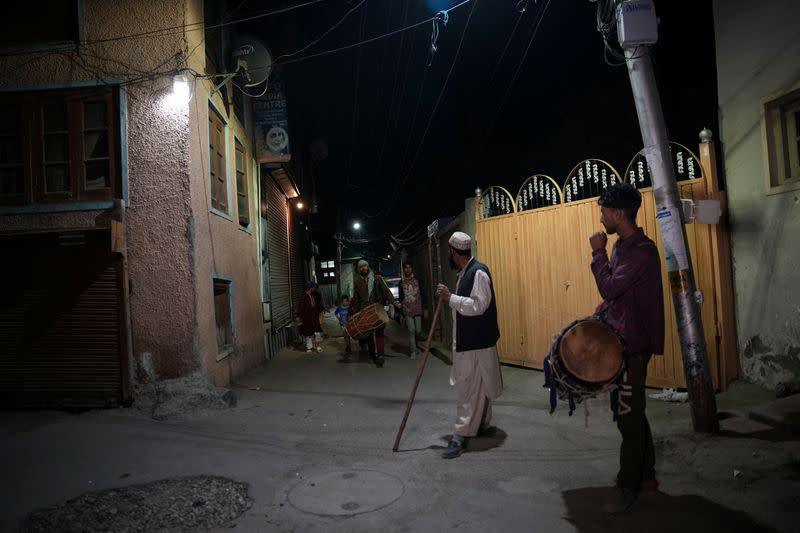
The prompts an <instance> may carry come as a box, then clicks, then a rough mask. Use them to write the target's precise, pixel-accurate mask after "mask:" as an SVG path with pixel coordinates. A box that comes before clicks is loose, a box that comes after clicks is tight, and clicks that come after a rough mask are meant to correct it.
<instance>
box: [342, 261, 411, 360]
mask: <svg viewBox="0 0 800 533" xmlns="http://www.w3.org/2000/svg"><path fill="white" fill-rule="evenodd" d="M350 303H351V304H352V305H353V312H354V313H358V312H360V311H363V310H364V309H365V308H366V307H367V306H369V305H371V304H378V305H381V306H382V305H384V304H385V303H388V304H389V305H393V306H395V308H399V307H400V304H399V303H398V302H396V301H395V300H394V296H393V295H392V291H391V290H389V287H387V286H386V282H385V281H384V280H383V276H381V275H379V274H375V273H374V272H373V271H372V269H371V268H370V267H369V263H367V262H366V261H365V260H363V259H362V260H361V261H359V262H358V276H356V277H355V280H353V299H352V301H351V302H350ZM367 347H368V349H369V356H370V359H372V361H373V362H374V363H375V366H377V367H378V368H382V367H383V363H384V353H383V351H384V347H385V338H384V332H383V328H381V329H379V330H378V331H376V332H375V333H374V334H373V335H372V336H371V337H370V338H369V339H367Z"/></svg>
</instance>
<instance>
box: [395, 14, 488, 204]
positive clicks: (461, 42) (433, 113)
mask: <svg viewBox="0 0 800 533" xmlns="http://www.w3.org/2000/svg"><path fill="white" fill-rule="evenodd" d="M463 4H464V2H462V3H461V4H459V5H463ZM477 5H478V0H474V1H473V3H472V9H470V11H469V16H468V17H467V22H466V24H464V30H463V31H462V32H461V39H460V40H459V42H458V48H457V49H456V53H455V55H454V56H453V62H452V63H451V64H450V70H448V72H447V77H446V78H445V80H444V84H443V85H442V89H441V90H440V91H439V96H438V97H437V98H436V104H434V106H433V110H432V111H431V114H430V115H429V116H428V123H427V124H426V126H425V131H424V132H423V134H422V138H421V139H420V142H419V145H418V147H417V151H416V153H415V154H414V159H413V160H412V161H411V165H410V166H409V168H408V172H407V173H406V175H405V177H404V178H403V180H402V181H401V182H400V183H399V185H398V186H397V187H395V193H394V195H393V197H392V199H391V200H390V201H389V202H388V203H387V204H386V205H385V206H384V208H383V209H382V211H385V212H386V213H387V214H388V213H391V210H392V207H393V205H394V202H395V200H396V199H397V197H398V196H399V195H400V191H401V190H402V188H403V186H404V185H405V184H406V182H407V181H408V179H409V178H410V177H411V174H412V172H413V171H414V165H416V163H417V160H418V159H419V155H420V153H421V152H422V149H423V147H424V145H425V139H427V137H428V132H429V131H430V128H431V124H432V123H433V117H434V116H436V111H437V110H438V109H439V104H440V103H441V101H442V96H444V92H445V91H446V90H447V84H448V83H449V82H450V76H451V75H452V74H453V70H454V69H455V66H456V63H457V62H458V58H459V57H460V56H461V48H462V47H463V45H464V37H466V35H467V29H468V28H469V24H470V22H471V21H472V15H473V13H475V8H476V7H477ZM451 9H454V8H451Z"/></svg>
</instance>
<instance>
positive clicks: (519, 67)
mask: <svg viewBox="0 0 800 533" xmlns="http://www.w3.org/2000/svg"><path fill="white" fill-rule="evenodd" d="M550 1H551V0H547V3H546V4H545V5H544V8H543V9H542V15H541V16H540V17H539V20H537V21H536V26H535V27H534V29H533V32H532V33H531V38H530V39H529V40H528V46H526V47H525V52H524V53H523V54H522V59H521V60H520V62H519V64H518V65H517V68H516V70H515V71H514V76H512V78H511V83H509V84H508V87H506V92H505V94H504V95H503V98H502V99H501V100H500V106H499V107H498V108H497V111H496V112H495V115H494V118H493V119H492V122H491V123H490V125H489V129H487V130H486V134H485V135H484V136H483V138H484V139H485V138H487V137H488V136H489V135H491V133H492V130H494V126H495V123H496V122H497V117H499V116H500V113H501V112H502V111H503V107H505V105H506V102H507V101H508V97H509V95H510V94H511V88H512V87H513V86H514V83H515V82H516V81H517V76H519V73H520V71H521V70H522V66H523V65H524V64H525V59H526V58H527V57H528V52H530V49H531V45H533V41H534V40H535V39H536V35H537V33H539V27H540V26H541V24H542V21H543V20H544V16H545V15H546V14H547V8H548V7H550Z"/></svg>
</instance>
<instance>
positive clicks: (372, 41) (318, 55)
mask: <svg viewBox="0 0 800 533" xmlns="http://www.w3.org/2000/svg"><path fill="white" fill-rule="evenodd" d="M474 1H476V0H464V1H463V2H461V3H460V4H456V5H454V6H453V7H451V8H450V9H444V10H443V11H444V12H447V13H449V12H451V11H453V10H455V9H458V8H460V7H461V6H463V5H465V4H468V3H469V2H474ZM356 7H357V6H356ZM434 20H436V16H433V17H429V18H427V19H425V20H420V21H419V22H415V23H414V24H411V25H410V26H405V27H403V28H398V29H396V30H393V31H390V32H389V33H384V34H383V35H377V36H375V37H371V38H369V39H366V40H364V41H359V42H356V43H351V44H348V45H345V46H341V47H339V48H334V49H333V50H326V51H324V52H319V53H316V54H311V55H307V56H303V57H297V58H295V59H290V60H288V61H281V62H278V61H277V60H276V64H280V65H289V64H291V63H298V62H300V61H305V60H307V59H314V58H317V57H323V56H327V55H330V54H335V53H337V52H343V51H345V50H350V49H351V48H355V47H357V46H363V45H365V44H369V43H374V42H375V41H379V40H381V39H385V38H387V37H391V36H392V35H397V34H398V33H401V32H404V31H408V30H413V29H414V28H417V27H419V26H422V25H423V24H427V23H429V22H432V21H434ZM297 53H298V52H295V53H294V54H292V55H295V54H297ZM283 57H286V56H281V58H283ZM279 59H280V58H279Z"/></svg>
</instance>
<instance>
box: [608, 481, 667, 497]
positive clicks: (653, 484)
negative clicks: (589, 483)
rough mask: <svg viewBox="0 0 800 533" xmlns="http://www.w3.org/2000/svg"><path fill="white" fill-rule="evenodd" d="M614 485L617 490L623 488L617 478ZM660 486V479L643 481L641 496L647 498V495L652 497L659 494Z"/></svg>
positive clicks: (640, 486) (640, 487)
mask: <svg viewBox="0 0 800 533" xmlns="http://www.w3.org/2000/svg"><path fill="white" fill-rule="evenodd" d="M614 485H615V486H616V487H617V488H622V485H620V483H619V477H615V478H614ZM660 486H661V485H660V483H659V482H658V479H656V478H655V477H654V478H652V479H648V480H647V481H642V482H641V483H640V484H639V496H647V495H650V494H656V493H657V492H658V489H659V487H660Z"/></svg>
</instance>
